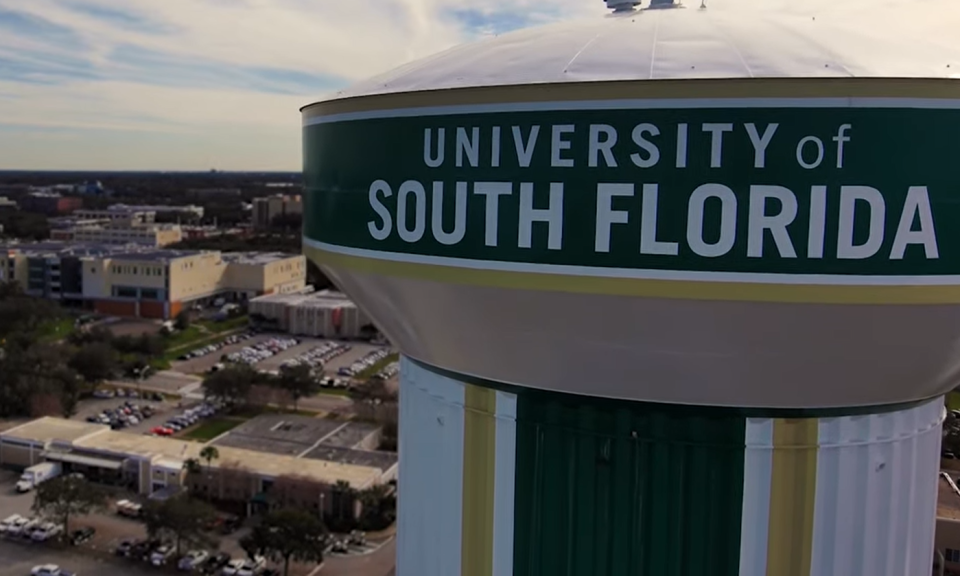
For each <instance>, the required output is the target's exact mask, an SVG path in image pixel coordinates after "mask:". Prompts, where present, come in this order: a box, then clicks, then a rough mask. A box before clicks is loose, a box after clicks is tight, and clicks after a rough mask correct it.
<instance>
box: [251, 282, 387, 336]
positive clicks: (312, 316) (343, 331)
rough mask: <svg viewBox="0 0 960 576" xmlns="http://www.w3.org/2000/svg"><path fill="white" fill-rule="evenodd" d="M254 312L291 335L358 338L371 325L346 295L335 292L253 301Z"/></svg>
mask: <svg viewBox="0 0 960 576" xmlns="http://www.w3.org/2000/svg"><path fill="white" fill-rule="evenodd" d="M250 313H251V314H260V315H261V316H263V317H264V318H266V319H267V320H271V321H274V322H276V323H277V325H278V326H279V327H280V328H281V329H283V330H286V331H287V332H289V333H291V334H298V335H303V336H317V337H326V338H358V337H360V336H361V329H362V328H363V327H364V326H366V325H368V324H370V323H371V321H370V318H369V317H368V316H367V315H366V314H364V312H363V310H361V309H360V308H358V307H357V305H356V304H354V303H353V302H352V301H351V300H350V299H349V298H347V296H346V295H345V294H343V293H342V292H334V291H332V290H321V291H319V292H303V293H299V294H270V295H267V296H261V297H259V298H254V299H252V300H250Z"/></svg>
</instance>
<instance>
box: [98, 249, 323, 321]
mask: <svg viewBox="0 0 960 576" xmlns="http://www.w3.org/2000/svg"><path fill="white" fill-rule="evenodd" d="M306 275H307V272H306V259H305V258H304V257H303V256H301V255H292V254H250V253H220V252H215V251H211V252H186V251H184V252H181V251H174V250H155V251H149V252H129V253H125V254H116V255H113V256H110V257H107V258H88V259H87V262H86V264H85V269H84V274H83V294H84V297H85V298H87V299H89V300H92V301H94V302H95V309H96V310H97V311H98V312H101V313H103V314H110V315H117V316H139V317H146V318H171V317H174V316H176V315H177V314H179V313H180V311H181V310H183V308H184V306H185V305H187V304H189V303H192V302H198V301H210V300H212V299H215V298H219V297H223V298H226V299H228V300H239V301H245V300H248V299H250V298H255V297H256V296H259V295H262V294H274V293H285V292H294V291H297V290H302V289H303V287H304V285H305V283H306Z"/></svg>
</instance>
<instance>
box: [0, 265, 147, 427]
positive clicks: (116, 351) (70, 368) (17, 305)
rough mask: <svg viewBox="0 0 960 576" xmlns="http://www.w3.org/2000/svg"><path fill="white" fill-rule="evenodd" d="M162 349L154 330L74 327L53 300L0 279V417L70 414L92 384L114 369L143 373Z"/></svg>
mask: <svg viewBox="0 0 960 576" xmlns="http://www.w3.org/2000/svg"><path fill="white" fill-rule="evenodd" d="M163 351H164V342H163V340H162V339H161V338H160V337H158V336H155V335H144V336H139V337H132V336H114V335H113V334H112V333H110V332H109V331H108V330H105V329H103V328H98V327H94V328H92V329H91V330H90V331H86V332H85V331H81V330H76V329H75V327H74V322H73V320H72V319H71V317H70V316H69V315H67V314H66V313H65V312H64V311H63V310H62V309H61V308H60V307H59V306H57V305H56V304H55V303H54V302H50V301H48V300H44V299H42V298H34V297H32V296H28V295H26V294H24V293H23V292H22V291H21V289H20V287H19V285H17V284H15V283H0V417H15V416H44V415H62V416H71V415H73V414H74V412H75V410H76V405H77V402H78V401H79V399H80V396H81V395H82V394H84V393H85V392H87V391H89V390H92V388H94V387H95V385H96V384H98V383H99V382H101V381H103V380H107V379H109V378H112V377H114V376H117V375H119V374H120V373H127V374H128V375H138V374H145V371H146V370H147V368H148V367H149V365H150V359H151V358H152V357H155V356H157V355H159V354H162V353H163Z"/></svg>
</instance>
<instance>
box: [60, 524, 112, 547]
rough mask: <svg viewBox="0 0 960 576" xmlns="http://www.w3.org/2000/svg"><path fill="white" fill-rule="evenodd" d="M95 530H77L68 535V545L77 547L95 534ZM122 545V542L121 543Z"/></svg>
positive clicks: (88, 527)
mask: <svg viewBox="0 0 960 576" xmlns="http://www.w3.org/2000/svg"><path fill="white" fill-rule="evenodd" d="M96 533H97V531H96V529H94V528H92V527H90V526H86V527H84V528H79V529H77V530H74V531H73V532H71V533H70V544H71V545H73V546H79V545H80V544H83V543H84V542H88V541H89V540H90V539H91V538H93V535H94V534H96ZM121 544H122V542H121Z"/></svg>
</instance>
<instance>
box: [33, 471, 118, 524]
mask: <svg viewBox="0 0 960 576" xmlns="http://www.w3.org/2000/svg"><path fill="white" fill-rule="evenodd" d="M106 505H107V495H106V493H105V492H104V491H103V490H101V489H100V488H99V487H98V486H94V485H93V484H91V483H90V482H88V481H87V480H85V479H84V478H82V477H80V476H75V475H72V474H68V475H66V476H58V477H56V478H51V479H50V480H47V481H46V482H41V483H40V484H38V485H37V493H36V496H35V498H34V500H33V511H34V512H36V513H37V514H39V515H41V516H47V517H51V518H54V519H56V520H57V521H58V522H59V523H60V524H61V525H62V526H63V530H64V532H65V533H66V532H69V529H70V517H71V516H76V515H83V514H90V513H91V512H95V511H98V510H102V509H103V508H105V507H106Z"/></svg>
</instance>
